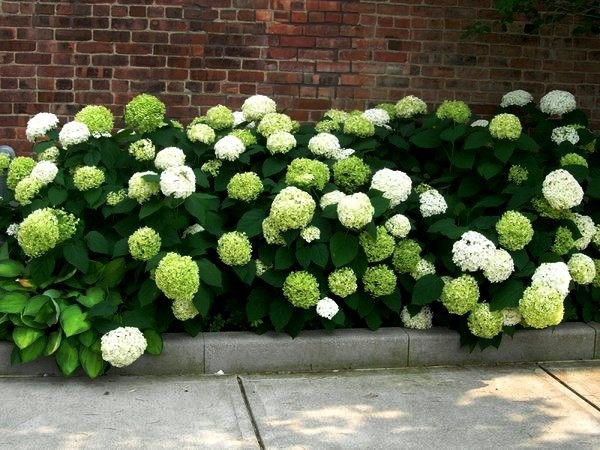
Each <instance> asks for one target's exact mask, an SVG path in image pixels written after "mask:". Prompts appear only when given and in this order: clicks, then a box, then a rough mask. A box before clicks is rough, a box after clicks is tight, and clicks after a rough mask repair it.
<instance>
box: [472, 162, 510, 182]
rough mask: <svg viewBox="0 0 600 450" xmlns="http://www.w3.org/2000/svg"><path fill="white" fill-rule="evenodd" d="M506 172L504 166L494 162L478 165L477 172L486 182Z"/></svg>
mask: <svg viewBox="0 0 600 450" xmlns="http://www.w3.org/2000/svg"><path fill="white" fill-rule="evenodd" d="M503 170H504V167H503V166H502V164H498V163H495V162H492V161H483V162H482V163H480V164H477V172H478V173H479V175H481V176H482V177H483V178H485V179H486V180H489V179H490V178H493V177H495V176H496V175H498V174H499V173H500V172H502V171H503Z"/></svg>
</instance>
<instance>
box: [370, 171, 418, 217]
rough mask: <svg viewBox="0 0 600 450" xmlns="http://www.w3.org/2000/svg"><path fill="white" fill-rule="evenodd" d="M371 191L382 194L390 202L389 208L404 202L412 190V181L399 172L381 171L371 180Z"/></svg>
mask: <svg viewBox="0 0 600 450" xmlns="http://www.w3.org/2000/svg"><path fill="white" fill-rule="evenodd" d="M371 189H376V190H378V191H381V192H382V193H383V197H384V198H387V199H388V200H389V201H390V208H393V207H394V206H397V205H399V204H400V203H402V202H403V201H405V200H406V199H407V198H408V196H409V195H410V192H411V190H412V180H411V179H410V177H409V176H408V175H406V174H405V173H404V172H402V171H401V170H392V169H381V170H378V171H377V172H375V174H374V175H373V178H372V179H371Z"/></svg>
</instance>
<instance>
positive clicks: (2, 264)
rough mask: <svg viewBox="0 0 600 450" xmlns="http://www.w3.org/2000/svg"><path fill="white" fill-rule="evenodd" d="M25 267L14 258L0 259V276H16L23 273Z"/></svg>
mask: <svg viewBox="0 0 600 450" xmlns="http://www.w3.org/2000/svg"><path fill="white" fill-rule="evenodd" d="M24 270H25V267H24V266H23V264H21V263H20V262H19V261H14V260H12V259H6V260H4V261H0V277H4V278H15V277H18V276H19V275H23V271H24Z"/></svg>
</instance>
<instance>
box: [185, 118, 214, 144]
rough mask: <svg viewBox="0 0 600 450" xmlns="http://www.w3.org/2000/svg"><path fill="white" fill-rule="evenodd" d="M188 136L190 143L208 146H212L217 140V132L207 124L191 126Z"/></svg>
mask: <svg viewBox="0 0 600 450" xmlns="http://www.w3.org/2000/svg"><path fill="white" fill-rule="evenodd" d="M186 134H187V137H188V139H189V140H190V141H192V142H201V143H203V144H206V145H211V144H212V143H213V142H215V139H216V138H217V135H216V133H215V130H213V129H212V128H211V127H209V126H208V125H206V124H205V123H194V124H190V126H189V127H188V129H187V132H186Z"/></svg>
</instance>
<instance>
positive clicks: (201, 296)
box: [193, 283, 214, 319]
mask: <svg viewBox="0 0 600 450" xmlns="http://www.w3.org/2000/svg"><path fill="white" fill-rule="evenodd" d="M213 297H214V296H213V293H212V292H211V291H210V290H209V289H208V288H207V287H206V285H205V284H204V283H200V288H199V289H198V292H196V295H194V300H193V301H194V306H195V307H196V309H197V310H198V312H199V313H200V316H202V318H203V319H204V318H206V316H207V315H208V311H209V310H210V307H211V305H212V302H213V299H214V298H213Z"/></svg>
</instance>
